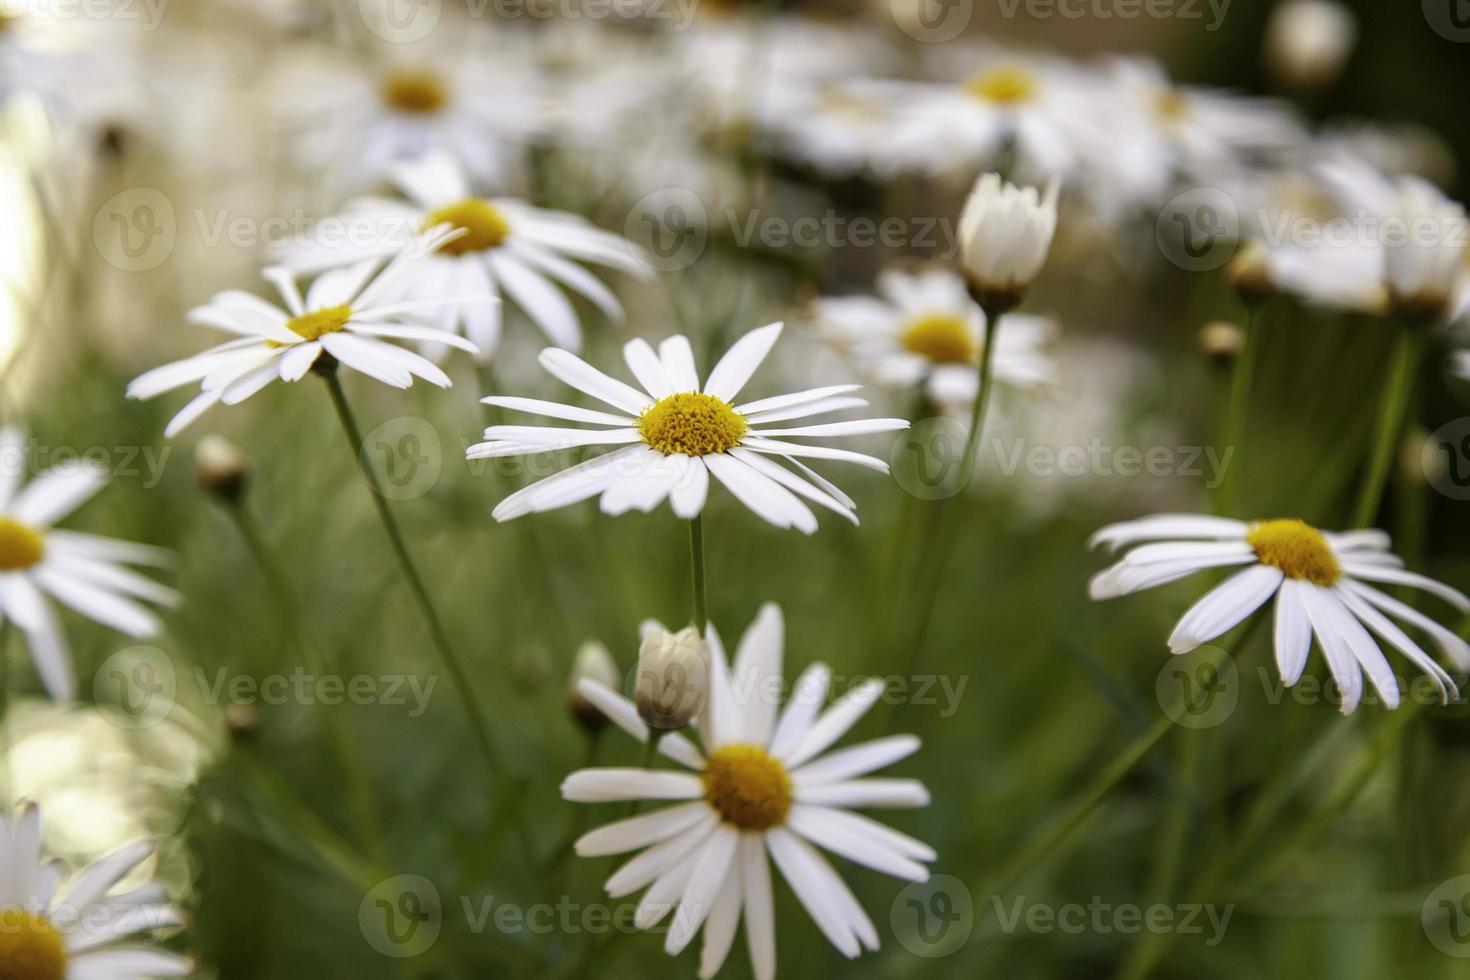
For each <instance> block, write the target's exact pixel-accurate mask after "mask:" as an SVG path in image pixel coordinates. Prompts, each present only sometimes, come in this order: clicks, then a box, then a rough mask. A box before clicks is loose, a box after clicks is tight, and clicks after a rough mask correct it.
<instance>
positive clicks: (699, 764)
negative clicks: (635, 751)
mask: <svg viewBox="0 0 1470 980" xmlns="http://www.w3.org/2000/svg"><path fill="white" fill-rule="evenodd" d="M577 693H578V694H580V695H582V697H584V698H586V699H587V700H588V701H590V702H592V704H593V705H594V706H595V707H596V708H597V710H598V711H601V712H602V713H603V714H604V715H606V716H607V718H608V720H609V721H611V722H612V723H613V724H614V725H617V726H618V727H619V728H621V729H622V730H623V731H625V732H627V733H628V734H629V735H631V736H633V738H634V739H636V740H637V741H639V742H646V741H648V726H647V725H645V724H644V723H643V719H642V718H640V717H638V708H637V706H635V705H634V704H633V702H632V701H629V700H628V699H627V698H625V697H623V696H622V695H621V694H619V693H618V692H616V691H614V690H612V689H611V688H609V687H606V686H604V685H602V684H599V683H598V682H597V681H594V680H592V679H591V678H588V677H584V678H582V679H581V680H580V681H578V682H577ZM658 751H659V754H660V755H664V756H667V757H668V758H670V759H673V760H674V761H675V762H677V763H679V764H680V765H685V766H688V767H689V768H690V769H703V768H704V756H702V755H700V754H699V750H698V749H696V748H695V747H694V743H693V742H691V741H689V739H687V738H685V737H684V735H683V734H682V733H680V732H665V733H664V734H663V736H662V737H660V738H659V740H658Z"/></svg>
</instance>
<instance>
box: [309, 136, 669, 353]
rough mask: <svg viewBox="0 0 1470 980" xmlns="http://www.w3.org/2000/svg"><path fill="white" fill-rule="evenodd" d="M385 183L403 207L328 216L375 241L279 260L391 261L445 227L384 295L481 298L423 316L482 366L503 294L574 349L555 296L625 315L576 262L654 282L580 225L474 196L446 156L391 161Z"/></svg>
mask: <svg viewBox="0 0 1470 980" xmlns="http://www.w3.org/2000/svg"><path fill="white" fill-rule="evenodd" d="M392 179H393V181H394V183H395V184H396V185H397V186H398V188H399V189H400V190H401V191H402V192H403V193H404V195H405V196H407V198H408V200H407V201H397V200H391V199H387V198H366V199H362V200H358V201H354V202H352V203H351V204H349V205H348V211H347V213H346V214H345V215H343V216H341V217H340V218H338V219H334V220H335V222H336V223H339V224H341V225H345V226H348V227H352V226H354V225H356V224H358V223H359V222H366V223H367V224H368V225H369V226H370V227H373V228H377V229H381V233H380V234H373V235H370V236H366V243H365V244H356V243H353V242H351V241H345V240H344V241H342V242H340V243H338V242H327V241H324V240H321V239H319V240H317V241H314V242H311V243H309V244H307V245H304V246H301V247H298V248H296V249H295V250H293V251H292V252H291V253H290V254H289V255H287V256H286V257H285V261H286V263H287V265H289V266H290V267H291V268H294V269H296V270H298V271H302V272H315V271H319V270H321V269H324V268H332V267H335V266H343V265H348V264H352V263H356V262H361V261H363V260H365V259H369V258H379V257H382V256H385V255H388V254H391V253H392V252H393V251H395V250H396V248H397V246H396V245H395V242H397V241H401V239H402V234H401V233H402V232H412V231H416V230H418V229H422V228H428V227H431V226H434V225H439V224H444V225H448V226H449V227H450V228H453V229H455V230H457V231H459V232H461V235H460V237H459V238H456V239H454V240H453V241H450V242H449V243H448V244H447V245H445V246H444V247H443V248H441V249H439V250H438V251H437V252H435V253H433V254H432V255H429V256H426V257H425V258H424V260H423V263H422V264H421V266H420V267H419V269H418V270H417V271H416V272H415V274H414V275H412V276H404V277H402V278H401V279H399V280H397V283H396V285H397V286H398V288H397V290H395V291H392V292H390V293H385V294H384V295H385V297H386V298H389V299H402V300H412V301H418V302H422V303H426V304H427V303H429V301H431V300H433V299H435V298H436V297H444V296H446V295H448V296H460V297H463V296H467V297H475V298H481V299H483V300H486V302H482V303H479V304H476V305H471V306H460V305H458V304H456V303H452V302H448V303H446V302H443V301H442V299H441V304H442V305H439V306H437V308H435V309H431V310H430V311H429V313H430V315H431V316H432V318H433V320H434V322H435V323H436V324H437V326H438V327H439V328H440V329H441V330H446V331H453V330H457V331H461V332H463V333H464V334H465V335H467V336H468V337H469V339H470V341H471V342H473V343H474V344H475V346H476V347H477V348H479V351H480V357H481V358H482V359H485V360H488V359H489V358H490V356H491V355H492V354H493V353H494V351H495V348H496V347H497V346H498V344H499V342H500V325H501V308H500V303H499V300H500V297H501V295H502V293H504V294H505V295H506V296H508V297H509V298H510V299H511V300H512V301H513V302H514V303H515V305H516V306H517V307H518V308H519V309H521V310H522V311H523V312H524V313H525V314H526V315H527V316H528V317H530V319H531V321H532V322H533V323H535V324H536V326H538V327H540V328H541V331H542V332H543V333H545V334H546V339H547V340H549V341H550V342H551V343H552V344H555V345H556V346H557V347H564V348H566V349H568V350H580V349H581V346H582V328H581V324H580V322H579V320H578V317H577V311H576V308H575V307H573V305H572V302H571V300H570V299H568V298H567V296H566V294H565V293H564V292H563V290H571V291H572V292H574V293H576V294H578V295H580V296H582V297H583V298H585V299H587V300H589V301H590V302H591V303H592V304H593V305H595V306H596V307H597V308H598V309H600V310H601V311H602V312H603V313H604V314H605V315H606V316H607V317H608V318H609V319H611V320H614V321H621V320H622V318H623V308H622V306H621V305H620V304H619V303H618V300H617V297H616V296H614V295H613V292H612V290H611V289H609V288H608V287H607V286H606V285H605V284H604V283H603V282H602V280H601V279H599V278H597V277H596V276H595V275H593V274H592V273H591V272H589V271H588V270H587V269H586V268H584V267H583V266H582V265H580V264H579V263H582V262H585V263H591V264H596V265H602V266H606V267H608V268H613V269H618V270H620V271H622V272H627V273H630V274H632V275H634V276H637V277H639V278H641V279H649V278H652V275H653V269H652V267H651V266H649V264H648V263H647V261H645V260H644V258H643V256H642V254H641V250H640V249H639V248H638V246H636V245H634V244H633V243H632V242H629V241H627V240H626V239H624V238H622V237H620V236H618V235H614V234H613V233H611V232H607V231H603V230H602V229H601V228H598V227H596V226H595V225H593V224H592V223H591V222H589V221H587V220H586V219H585V218H582V217H580V216H578V215H574V214H570V213H567V212H563V211H549V210H546V209H544V208H537V207H532V206H531V205H529V204H526V203H524V202H522V201H518V200H514V199H511V198H502V197H497V198H481V197H476V196H475V194H474V193H473V192H472V191H471V190H470V182H469V178H468V177H467V176H466V174H465V172H464V171H463V169H462V168H461V167H460V166H459V164H457V163H456V162H455V161H454V159H453V158H452V157H450V156H449V155H447V154H444V153H431V154H428V155H427V156H425V157H423V158H422V159H420V160H415V161H412V162H407V163H402V164H399V165H397V166H395V167H394V168H393V170H392Z"/></svg>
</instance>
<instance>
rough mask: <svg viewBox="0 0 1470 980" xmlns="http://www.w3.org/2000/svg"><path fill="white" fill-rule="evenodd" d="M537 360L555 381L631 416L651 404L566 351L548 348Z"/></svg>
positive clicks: (645, 398)
mask: <svg viewBox="0 0 1470 980" xmlns="http://www.w3.org/2000/svg"><path fill="white" fill-rule="evenodd" d="M538 359H539V360H540V362H541V366H542V367H544V368H545V369H546V370H547V371H548V372H550V373H551V374H552V375H553V376H554V377H556V378H557V379H558V380H560V381H563V382H565V383H566V384H569V385H571V386H572V387H573V388H576V389H577V390H578V391H581V392H585V393H586V394H589V395H591V396H592V397H593V398H596V399H598V400H599V401H604V402H607V403H608V404H609V405H612V406H613V407H614V408H618V409H621V410H622V411H624V412H629V413H631V414H632V415H634V416H637V415H640V414H642V412H643V410H644V409H645V408H647V407H648V406H649V405H650V404H652V401H651V400H650V399H649V397H648V396H647V395H645V394H643V393H642V392H640V391H639V390H638V389H636V388H633V387H630V386H628V385H625V384H623V383H622V382H621V381H618V380H616V379H614V378H610V377H608V376H607V375H605V374H603V373H602V372H601V371H599V370H597V369H596V368H595V367H593V366H592V365H590V364H588V363H587V362H586V361H584V360H582V359H581V358H580V357H578V356H577V355H575V354H573V353H571V352H570V351H565V350H559V349H557V348H555V347H548V348H547V349H546V350H543V351H542V352H541V356H540V357H539V358H538Z"/></svg>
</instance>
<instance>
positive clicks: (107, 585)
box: [0, 428, 179, 905]
mask: <svg viewBox="0 0 1470 980" xmlns="http://www.w3.org/2000/svg"><path fill="white" fill-rule="evenodd" d="M24 461H25V434H24V433H23V432H22V431H21V430H20V429H18V428H4V429H0V622H5V621H9V622H13V623H15V625H16V626H17V627H18V628H19V629H20V631H21V632H22V633H24V634H25V637H26V641H27V643H28V644H29V646H30V648H31V658H32V659H33V660H34V661H35V664H36V671H37V672H38V673H39V674H40V675H41V682H42V683H43V684H44V685H45V686H46V691H47V692H48V693H49V694H50V695H51V696H52V697H53V698H55V699H56V700H58V701H69V700H71V699H72V698H73V697H75V695H76V678H75V677H74V676H73V675H72V664H71V655H70V653H68V650H67V644H66V635H65V634H64V633H63V632H62V630H61V624H60V623H58V622H57V619H56V613H55V611H54V610H53V609H52V605H51V601H50V599H48V598H47V597H48V596H50V597H52V598H55V599H56V600H57V601H59V602H61V603H62V605H65V606H69V607H71V608H72V609H74V610H76V611H77V612H79V613H81V614H82V615H83V616H86V617H87V618H88V619H91V620H95V621H96V622H99V623H101V624H102V625H104V626H108V627H111V628H112V629H115V630H117V631H118V632H121V633H125V634H127V635H128V636H131V637H134V638H135V639H145V638H147V637H151V636H153V635H155V634H156V633H157V632H158V629H159V625H160V624H159V621H158V617H157V616H155V615H154V614H153V613H152V612H151V611H150V610H149V609H148V608H146V607H145V606H144V605H143V604H142V603H143V602H144V601H146V602H154V603H158V604H159V605H163V606H174V605H176V604H177V603H178V601H179V594H178V593H177V592H175V591H174V590H173V589H169V588H166V587H164V586H162V585H159V584H158V583H157V582H155V581H153V580H152V579H149V578H146V577H145V576H143V575H140V574H139V573H138V572H136V571H134V570H133V569H131V568H129V567H127V566H129V565H152V566H158V565H164V564H167V563H168V562H169V560H170V559H171V557H172V556H171V555H170V554H169V553H168V552H167V551H164V550H163V549H161V548H151V547H148V546H146V545H141V544H133V543H131V542H128V541H118V540H116V539H114V538H104V537H99V536H97V535H95V534H83V533H80V532H77V531H63V530H58V529H57V528H55V527H54V526H53V525H54V524H55V523H56V522H57V521H59V520H61V519H62V518H64V517H66V516H67V515H69V514H70V513H71V512H72V511H74V510H76V509H77V508H78V507H80V506H81V505H82V504H84V503H86V502H87V501H88V500H89V499H91V498H92V496H93V495H94V494H96V493H97V492H98V491H99V490H101V489H102V488H103V487H104V486H105V485H106V484H107V474H106V473H105V472H103V470H102V469H101V468H100V467H96V466H88V465H75V466H57V467H54V468H52V469H50V470H47V471H46V472H45V473H42V474H41V475H40V476H38V477H36V478H35V479H34V480H31V481H30V482H29V483H28V484H26V485H25V486H22V485H21V478H22V476H23V475H24V473H25V465H24ZM140 600H142V601H140ZM3 904H4V903H3V902H0V905H3Z"/></svg>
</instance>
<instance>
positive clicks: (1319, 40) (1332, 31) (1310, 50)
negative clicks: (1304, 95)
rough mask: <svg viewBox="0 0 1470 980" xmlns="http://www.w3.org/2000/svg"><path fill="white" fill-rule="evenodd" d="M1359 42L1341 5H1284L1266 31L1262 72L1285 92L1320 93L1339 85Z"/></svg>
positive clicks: (1313, 0) (1315, 0)
mask: <svg viewBox="0 0 1470 980" xmlns="http://www.w3.org/2000/svg"><path fill="white" fill-rule="evenodd" d="M1357 40H1358V22H1357V19H1356V18H1355V17H1354V16H1353V13H1352V11H1350V10H1348V9H1347V8H1346V7H1344V6H1343V5H1342V4H1340V3H1336V2H1333V0H1286V2H1285V3H1282V4H1278V5H1277V7H1276V9H1275V10H1274V11H1272V13H1271V19H1270V21H1269V22H1268V23H1267V25H1266V45H1265V52H1264V55H1265V61H1266V66H1267V68H1269V69H1270V71H1271V74H1272V75H1274V76H1275V77H1276V80H1277V81H1278V82H1279V83H1280V84H1281V85H1282V86H1283V87H1285V88H1287V89H1290V90H1292V91H1294V92H1319V91H1321V90H1323V89H1326V88H1328V87H1329V86H1331V85H1332V83H1333V82H1335V81H1337V77H1338V75H1340V74H1341V73H1342V66H1343V65H1344V64H1345V63H1346V62H1347V59H1348V55H1350V54H1352V52H1353V46H1354V45H1355V44H1356V43H1357Z"/></svg>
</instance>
